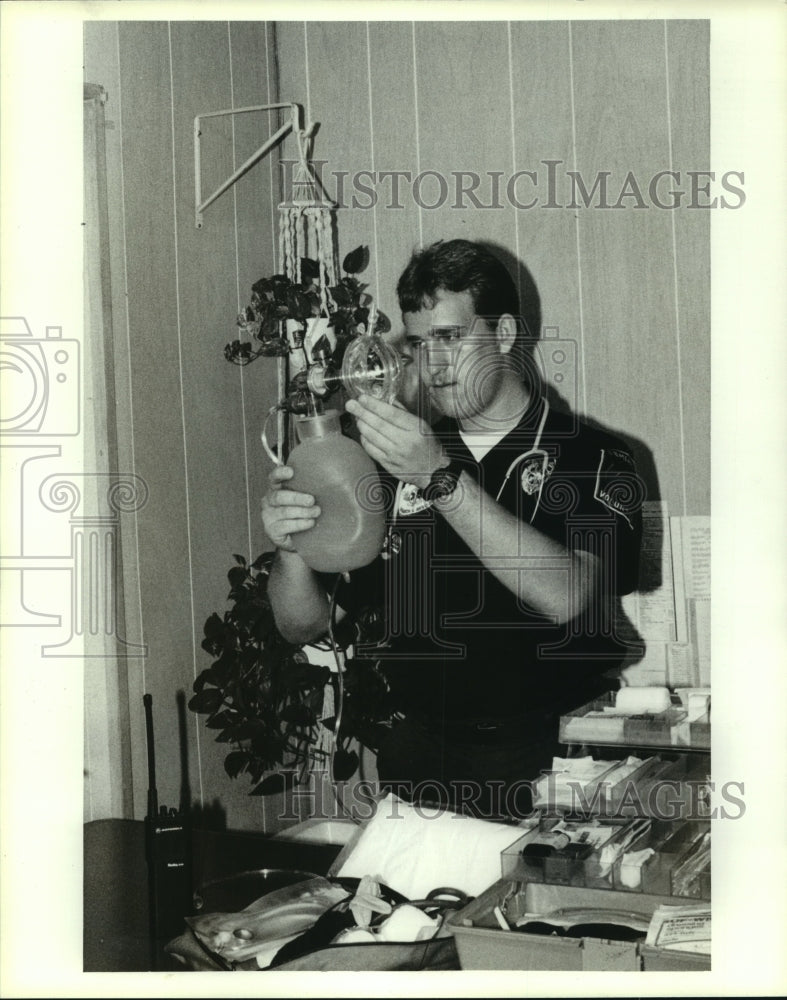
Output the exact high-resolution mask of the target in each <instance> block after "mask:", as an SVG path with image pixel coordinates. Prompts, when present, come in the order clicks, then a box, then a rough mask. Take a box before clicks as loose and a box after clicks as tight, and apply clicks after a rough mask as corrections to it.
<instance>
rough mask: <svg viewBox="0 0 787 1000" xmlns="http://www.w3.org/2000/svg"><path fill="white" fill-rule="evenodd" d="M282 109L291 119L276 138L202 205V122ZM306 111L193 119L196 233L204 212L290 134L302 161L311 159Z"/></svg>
mask: <svg viewBox="0 0 787 1000" xmlns="http://www.w3.org/2000/svg"><path fill="white" fill-rule="evenodd" d="M283 108H289V111H290V119H289V121H287V122H285V123H284V124H283V125H282V126H281V128H279V129H278V130H277V131H276V132H274V133H273V135H272V136H271V137H270V138H269V139H268V140H267V142H264V143H263V144H262V146H260V148H259V149H258V150H257V151H256V152H254V153H252V154H251V156H250V157H249V158H248V159H247V160H246V161H245V163H243V164H241V166H239V167H238V169H237V170H236V171H235V172H234V173H233V174H232V176H230V177H228V178H227V180H226V181H224V182H223V183H222V184H220V185H219V186H218V187H217V188H216V190H215V191H214V192H213V194H212V195H210V197H208V198H206V199H205V201H202V164H201V160H200V138H201V136H202V130H201V128H200V122H201V121H202V119H203V118H220V117H222V116H225V115H243V114H246V113H247V112H250V111H278V110H281V109H283ZM302 122H303V109H302V108H301V106H300V104H257V105H255V106H254V107H250V108H230V109H229V110H226V111H208V112H206V113H205V114H203V115H197V116H196V118H195V119H194V221H195V224H196V227H197V229H201V228H202V213H203V212H204V211H205V209H206V208H207V207H208V206H209V205H212V204H213V202H214V201H216V199H217V198H219V197H220V196H221V195H223V194H224V192H225V191H227V190H228V189H229V188H231V187H232V185H233V184H234V183H235V182H236V181H238V180H240V178H241V177H243V175H244V174H245V173H247V171H249V170H251V168H252V167H253V166H254V164H255V163H258V162H259V161H260V160H261V159H262V158H263V157H264V156H266V155H267V154H268V153H269V152H270V151H271V150H272V149H273V148H274V146H276V145H278V143H280V142H281V141H282V139H284V138H285V136H287V135H289V133H290V132H294V133H295V135H296V137H297V139H298V148H299V152H300V154H301V159H303V157H304V155H308V152H307V149H306V148H305V147H306V146H308V140H309V139H310V138H311V136H312V132H313V131H314V125H312V124H310V125H309V126H308V128H307V129H305V130H304V128H303V124H302Z"/></svg>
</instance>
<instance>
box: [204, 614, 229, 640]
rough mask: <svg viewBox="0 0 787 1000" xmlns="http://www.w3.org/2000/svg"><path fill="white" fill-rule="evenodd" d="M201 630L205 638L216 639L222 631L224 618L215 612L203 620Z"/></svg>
mask: <svg viewBox="0 0 787 1000" xmlns="http://www.w3.org/2000/svg"><path fill="white" fill-rule="evenodd" d="M203 631H204V633H205V637H206V638H207V639H217V638H219V637H220V636H221V635H223V633H224V620H223V619H222V618H220V617H219V616H218V615H217V614H216V612H215V611H214V612H213V614H212V615H211V616H210V617H209V618H208V620H207V621H206V622H205V625H204V628H203Z"/></svg>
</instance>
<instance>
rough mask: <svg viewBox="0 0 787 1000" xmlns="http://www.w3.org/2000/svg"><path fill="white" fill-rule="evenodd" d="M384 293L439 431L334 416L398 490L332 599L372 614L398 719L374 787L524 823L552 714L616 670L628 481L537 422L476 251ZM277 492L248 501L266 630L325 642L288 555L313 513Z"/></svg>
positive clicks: (538, 407) (495, 290) (612, 462)
mask: <svg viewBox="0 0 787 1000" xmlns="http://www.w3.org/2000/svg"><path fill="white" fill-rule="evenodd" d="M397 292H398V296H399V303H400V306H401V309H402V315H403V320H404V326H405V339H406V345H407V349H408V350H409V351H410V352H411V353H412V355H413V358H414V361H415V364H414V365H413V366H412V368H413V370H414V373H415V374H416V375H417V377H418V380H419V382H420V384H421V387H422V388H423V389H425V391H426V393H427V394H428V402H429V406H430V408H431V410H432V411H433V412H435V413H436V414H438V415H439V418H438V419H437V420H436V421H435V422H434V424H433V425H430V423H429V422H427V421H426V420H424V419H422V418H421V417H420V416H418V415H416V414H415V413H412V412H410V411H409V410H407V409H405V408H404V407H403V406H401V405H399V404H395V405H392V404H388V403H386V402H383V401H381V400H379V399H375V398H373V397H362V398H361V399H360V400H357V401H355V400H353V401H350V402H349V403H348V404H347V410H348V411H349V412H350V413H352V414H353V415H354V416H355V417H356V420H357V425H358V429H359V431H360V435H361V443H362V445H363V446H364V448H365V449H366V451H367V452H368V453H369V455H370V456H371V457H372V458H373V459H374V460H375V461H376V462H377V463H378V464H379V465H380V466H381V467H382V469H383V470H384V473H385V474H386V475H387V477H389V482H390V483H391V484H392V486H393V487H394V488H395V490H394V489H393V488H392V490H391V495H392V504H391V510H390V516H389V534H388V542H387V546H386V551H385V552H384V554H383V555H384V558H380V559H378V560H375V562H374V563H372V564H371V565H370V566H369V567H365V568H364V569H362V570H359V571H356V572H355V573H353V574H352V579H351V582H350V584H349V586H346V587H343V588H340V590H339V592H338V595H337V599H338V603H339V604H340V605H341V606H342V607H343V608H344V609H346V610H348V611H350V612H352V613H355V614H359V613H362V612H363V610H364V608H365V607H367V606H369V605H370V604H374V603H380V604H382V606H383V607H384V609H385V613H384V621H385V637H384V641H383V643H382V644H381V646H380V647H379V648H376V649H375V650H374V651H373V655H374V656H375V657H376V658H377V659H379V661H380V663H381V666H382V669H383V670H384V672H385V674H386V676H387V679H388V682H389V684H390V687H391V691H392V694H393V697H394V699H395V702H396V704H397V707H398V708H399V709H400V712H401V715H402V716H403V718H402V719H401V721H399V722H398V723H396V724H395V725H394V727H393V728H392V730H391V733H390V736H389V738H388V739H387V740H386V741H385V742H384V744H383V745H382V746H381V747H380V749H379V753H378V758H377V763H378V773H379V777H380V781H381V783H382V784H383V785H385V786H387V787H391V788H393V789H394V790H396V791H397V792H398V793H399V794H401V795H402V796H403V797H405V798H408V799H428V800H431V801H439V802H445V803H448V804H451V805H453V806H454V807H456V808H461V809H465V810H468V811H471V812H474V813H475V814H477V815H482V816H497V815H521V814H525V813H527V812H528V811H529V809H530V805H531V800H530V794H529V791H530V788H529V783H530V781H531V780H532V779H535V778H536V777H537V776H538V774H539V773H540V772H541V771H542V770H545V769H547V768H548V767H549V765H550V763H551V759H552V756H553V755H554V754H555V753H556V752H558V749H559V748H558V745H557V726H558V723H557V717H558V715H559V714H560V713H561V712H564V711H567V710H569V709H571V708H575V707H578V706H579V705H581V704H583V703H584V702H586V701H587V700H588V699H589V698H591V697H593V696H595V695H597V694H599V693H600V692H601V691H603V690H605V689H606V688H608V687H609V686H610V683H611V682H610V680H609V672H610V670H611V669H612V668H614V667H616V666H618V665H619V664H620V663H621V661H622V659H623V656H624V655H625V652H626V647H625V644H624V643H623V641H622V640H620V639H619V638H618V636H617V635H616V631H615V627H614V609H615V604H616V599H617V598H618V597H619V595H621V594H624V593H626V592H628V591H630V590H632V589H633V588H634V587H635V586H636V572H637V557H638V551H639V543H640V536H641V517H640V503H641V499H642V496H641V491H640V490H639V481H638V480H637V478H636V475H635V471H634V465H633V461H632V459H631V456H630V454H629V452H628V451H627V449H626V448H625V446H624V445H623V444H622V443H621V442H620V441H618V440H617V439H615V438H613V437H611V436H610V435H607V434H604V433H602V432H600V431H597V430H595V429H592V428H590V427H588V426H587V425H585V424H583V423H581V422H579V421H577V420H576V419H575V418H574V417H572V416H568V415H565V414H561V413H558V412H556V411H555V410H553V409H550V407H549V404H548V403H547V400H546V398H545V397H544V395H543V394H542V393H541V391H540V385H539V380H538V379H537V377H536V376H535V366H534V363H533V356H532V347H533V345H532V343H528V341H527V339H526V330H525V329H524V328H523V324H522V323H521V321H519V320H518V319H517V317H518V315H519V304H518V299H517V293H516V288H515V286H514V283H513V281H512V279H511V277H510V275H509V274H508V272H507V271H506V269H505V267H504V266H503V265H502V264H501V262H500V261H499V260H498V259H497V258H496V257H494V256H493V255H492V254H491V253H489V252H488V251H487V250H486V249H485V248H484V247H482V246H480V245H478V244H474V243H470V242H468V241H465V240H453V241H450V242H447V243H443V242H439V243H437V244H434V245H433V246H431V247H429V248H427V249H426V250H424V251H422V252H421V253H419V254H416V255H414V257H413V259H412V260H411V262H410V264H409V265H408V267H407V268H406V269H405V271H404V273H403V274H402V277H401V278H400V280H399V284H398V287H397ZM287 478H288V475H287V472H286V471H285V472H282V471H281V470H276V471H275V472H274V474H273V476H272V488H271V491H270V492H269V494H268V496H267V497H266V500H265V501H264V520H265V526H266V529H267V531H268V534H269V536H270V537H271V538H272V539H273V540H274V541H275V542H276V543H277V545H278V549H279V551H278V553H277V557H276V560H275V562H274V567H273V570H272V573H271V578H270V582H269V593H270V595H271V602H272V606H273V609H274V614H275V615H276V620H277V624H278V625H279V628H280V629H281V630H282V631H283V632H284V634H285V635H287V636H288V637H289V638H291V639H293V640H294V641H306V640H308V639H311V638H314V636H315V635H316V634H319V633H322V632H324V630H325V622H326V613H327V612H326V608H327V605H326V597H325V586H324V581H322V580H320V578H319V577H318V576H317V575H316V574H313V573H312V572H311V571H310V570H308V568H307V567H305V565H304V564H303V563H302V561H301V560H300V557H299V556H298V555H297V554H296V553H295V552H294V551H293V550H292V547H291V544H290V539H289V535H290V534H291V532H292V531H294V530H299V529H300V528H302V527H308V526H310V525H311V524H312V523H313V517H314V513H313V508H312V498H304V497H303V495H299V494H294V493H292V491H288V490H287V489H286V479H287ZM296 608H297V609H298V610H297V611H295V610H294V609H296ZM359 653H360V655H363V653H364V650H363V649H361V650H359Z"/></svg>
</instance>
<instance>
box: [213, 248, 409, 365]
mask: <svg viewBox="0 0 787 1000" xmlns="http://www.w3.org/2000/svg"><path fill="white" fill-rule="evenodd" d="M368 266H369V248H368V247H367V246H363V245H361V246H358V247H356V248H355V250H352V251H351V252H350V253H348V254H347V256H346V257H345V258H344V260H343V262H342V271H343V272H344V273H343V276H342V277H341V278H340V279H339V280H338V282H336V283H335V284H331V285H328V286H327V287H323V286H322V285H321V283H320V273H321V272H320V265H319V263H318V262H317V261H316V260H313V259H312V258H310V257H302V258H301V259H300V275H301V280H300V281H298V282H296V281H293V280H292V279H291V278H290V277H288V276H287V275H285V274H273V275H270V276H269V277H263V278H260V279H259V280H258V281H256V282H255V283H254V284H253V285H252V287H251V301H250V303H249V305H247V306H246V308H245V309H244V310H243V311H242V312H241V313H240V314H239V315H238V318H237V325H238V327H239V328H240V330H241V331H242V337H240V338H238V339H236V340H233V341H232V342H231V343H229V344H227V345H226V346H225V348H224V357H225V358H226V359H227V360H228V361H231V362H232V363H233V364H236V365H247V364H250V363H251V362H252V361H255V360H256V359H257V358H259V357H275V356H277V355H278V356H285V355H287V354H288V353H289V352H290V350H291V349H292V345H291V344H290V343H289V342H288V340H287V335H286V332H285V329H284V323H283V321H285V320H288V319H290V320H295V321H296V322H297V323H299V324H300V325H301V327H302V335H305V333H306V325H307V323H308V321H309V320H310V319H313V318H316V317H319V316H322V317H324V318H326V319H327V320H328V325H329V326H330V327H332V328H333V331H334V335H335V337H336V347H335V348H334V350H333V357H334V361H335V362H336V363H341V355H342V353H343V351H344V348H345V347H346V346H347V344H348V343H349V341H350V340H352V338H353V337H355V336H357V335H358V334H359V333H364V332H366V329H367V324H368V323H369V315H370V306H371V304H372V299H371V296H370V295H369V294H367V292H366V288H367V286H366V285H364V284H362V283H361V282H360V281H359V280H358V278H357V277H356V275H358V274H361V273H362V272H363V271H365V270H366V268H367V267H368ZM326 292H327V294H325V293H326ZM376 316H377V319H376V322H375V332H378V333H385V332H387V331H388V330H390V329H391V324H390V321H389V320H388V318H387V317H386V316H385V315H384V314H383V313H380V312H377V313H376ZM296 346H297V345H296Z"/></svg>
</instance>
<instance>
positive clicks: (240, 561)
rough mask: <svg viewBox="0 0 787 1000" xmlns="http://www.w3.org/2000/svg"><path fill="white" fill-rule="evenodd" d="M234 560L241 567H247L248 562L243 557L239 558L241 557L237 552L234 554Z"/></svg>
mask: <svg viewBox="0 0 787 1000" xmlns="http://www.w3.org/2000/svg"><path fill="white" fill-rule="evenodd" d="M232 558H233V559H234V560H235V562H236V563H237V564H238V565H239V566H245V565H246V560H245V558H244V557H243V556H239V555H238V554H237V552H236V553H234V554H233V556H232Z"/></svg>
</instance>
